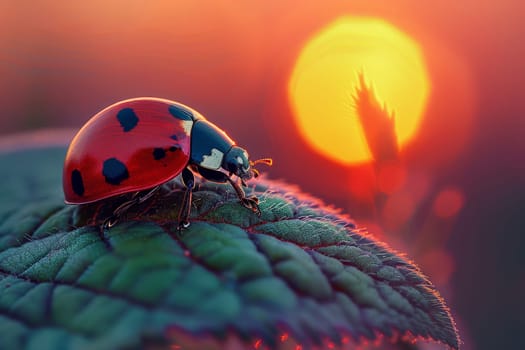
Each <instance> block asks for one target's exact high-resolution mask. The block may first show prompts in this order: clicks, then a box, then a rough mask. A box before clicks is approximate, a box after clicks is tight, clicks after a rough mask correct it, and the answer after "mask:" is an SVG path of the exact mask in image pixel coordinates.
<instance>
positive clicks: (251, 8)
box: [0, 0, 525, 349]
mask: <svg viewBox="0 0 525 350" xmlns="http://www.w3.org/2000/svg"><path fill="white" fill-rule="evenodd" d="M524 7H525V5H522V4H521V3H520V2H519V1H512V0H500V1H474V0H466V1H461V2H458V1H451V0H446V1H441V2H422V1H408V0H403V1H395V2H392V1H386V0H384V1H373V2H370V1H364V0H363V1H346V2H343V1H337V0H328V1H321V0H319V1H313V2H305V3H298V2H296V1H291V0H285V1H246V2H241V1H220V2H218V1H212V0H199V1H152V2H147V1H139V0H129V1H101V0H94V1H89V2H83V3H80V2H70V1H51V0H49V1H33V2H24V1H0V28H1V30H0V106H1V113H0V142H1V140H7V139H8V138H9V136H8V135H12V134H15V133H19V132H23V131H27V130H33V129H40V128H57V127H69V128H75V129H77V128H79V127H80V126H81V125H82V124H83V123H84V122H85V121H86V120H87V119H88V118H89V117H90V116H92V115H93V114H95V113H96V112H98V111H99V110H101V109H102V108H104V107H105V106H107V105H110V104H112V103H114V102H116V101H118V100H121V99H125V98H130V97H136V96H157V97H163V98H169V99H173V100H177V101H180V102H182V103H184V104H187V105H189V106H191V107H193V108H195V109H197V110H198V111H200V112H201V113H202V114H204V115H205V116H207V118H208V119H210V120H212V121H213V122H215V123H216V124H217V125H220V126H221V127H222V128H223V129H224V130H226V131H227V132H228V134H229V135H230V136H231V137H232V138H233V139H235V140H236V141H237V142H238V143H239V144H240V145H242V146H244V147H246V148H247V149H248V150H249V152H250V154H252V155H253V156H254V157H255V158H258V157H267V156H271V157H273V158H274V164H275V165H274V167H272V168H271V169H269V170H268V171H267V173H268V176H269V177H270V178H279V179H285V180H286V181H288V182H290V183H295V184H298V185H300V186H301V188H302V189H303V190H305V191H307V192H310V193H312V194H314V195H316V196H318V197H320V198H322V199H323V200H324V201H325V202H327V203H330V204H334V205H336V206H338V207H340V208H342V210H344V211H345V212H348V213H350V214H351V215H352V216H354V218H355V219H356V220H357V221H358V223H360V224H363V225H365V226H368V227H369V228H370V230H371V231H372V232H373V233H375V234H376V235H377V236H378V238H380V239H382V240H385V241H386V242H388V243H389V244H390V245H392V246H393V247H394V248H396V249H399V250H402V251H405V252H407V253H408V256H409V257H411V258H413V259H414V260H415V261H416V262H417V263H418V264H419V265H420V266H421V268H422V269H423V271H424V272H425V273H426V274H428V275H429V277H430V279H431V280H432V281H434V282H435V283H436V285H437V286H438V289H440V291H441V292H442V293H443V295H444V297H445V298H446V299H447V301H448V303H449V305H450V306H451V308H452V310H453V312H454V314H455V316H456V317H457V320H458V323H459V327H460V330H461V332H462V334H461V335H462V338H463V340H464V342H465V344H464V349H495V348H508V349H510V348H515V349H518V348H525V340H524V339H523V337H522V336H521V335H520V334H519V331H520V330H522V329H523V328H524V327H525V322H524V320H525V307H524V302H523V295H525V272H524V270H525V269H524V266H525V254H524V253H523V252H522V249H523V247H524V244H523V243H524V240H523V237H524V235H523V233H524V227H525V214H523V213H524V212H525V180H524V179H525V165H524V164H525V157H524V154H525V141H524V134H525V108H524V107H523V97H524V93H523V84H524V83H525V70H524V68H523V65H524V63H523V62H525V45H524V44H523V40H524V38H525V30H524V29H523V23H525V8H524ZM341 16H368V17H376V18H381V19H383V20H385V21H387V22H389V23H391V24H392V25H394V26H396V27H397V28H398V29H400V30H402V31H403V32H405V33H406V34H408V35H409V36H410V37H411V38H412V39H413V40H415V41H416V42H418V43H419V44H420V46H421V49H422V51H423V54H424V57H425V59H426V64H427V68H428V71H429V75H430V79H431V86H432V87H431V93H430V96H429V103H428V106H427V110H426V114H425V116H424V119H423V121H422V123H421V127H420V130H419V132H418V134H417V136H416V137H415V138H414V139H413V140H412V142H411V143H410V144H408V145H407V146H406V147H405V148H404V149H403V150H402V154H401V157H402V159H403V164H404V165H403V167H401V168H399V167H396V166H393V167H390V168H389V167H387V168H386V169H384V168H383V169H382V171H381V172H380V173H379V174H376V175H377V176H376V175H374V174H373V171H372V166H371V165H361V166H347V165H342V164H340V163H336V162H333V161H331V160H329V159H327V158H325V157H323V156H322V155H320V154H318V153H317V152H315V151H314V150H313V149H312V148H311V147H310V146H309V144H308V143H307V142H306V141H305V140H303V139H302V138H301V136H300V135H299V132H298V130H297V128H296V126H295V124H294V121H293V118H292V115H291V113H292V109H291V107H290V104H289V101H288V93H287V86H288V80H289V78H290V74H291V72H292V69H293V65H294V63H295V61H296V59H297V57H298V55H299V53H300V51H301V49H302V47H303V46H304V45H305V43H306V42H307V41H308V40H309V39H310V38H311V37H312V35H314V34H315V33H317V32H318V31H319V30H321V29H322V28H323V27H325V26H326V25H328V24H330V23H331V22H333V21H334V20H336V19H337V18H339V17H341ZM319 118H320V122H322V120H324V118H328V116H320V117H319ZM261 170H262V169H261ZM57 171H61V169H57ZM376 184H379V185H378V186H379V188H381V189H382V190H383V192H384V193H385V194H387V196H385V197H384V198H382V200H383V201H384V203H383V204H384V205H382V207H381V212H380V213H378V212H377V207H376V206H375V204H374V202H373V199H372V196H373V193H372V192H373V191H374V188H375V187H374V186H375V185H376ZM378 218H380V219H378Z"/></svg>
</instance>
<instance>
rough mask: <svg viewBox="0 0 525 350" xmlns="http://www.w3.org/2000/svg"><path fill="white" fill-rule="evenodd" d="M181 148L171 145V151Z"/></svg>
mask: <svg viewBox="0 0 525 350" xmlns="http://www.w3.org/2000/svg"><path fill="white" fill-rule="evenodd" d="M179 149H180V147H179V146H171V147H170V152H175V151H177V150H179Z"/></svg>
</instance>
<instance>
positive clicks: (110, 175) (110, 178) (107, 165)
mask: <svg viewBox="0 0 525 350" xmlns="http://www.w3.org/2000/svg"><path fill="white" fill-rule="evenodd" d="M102 175H104V177H105V178H106V182H107V183H108V184H111V185H119V184H120V183H121V182H122V181H124V180H126V179H127V178H129V173H128V168H126V165H124V163H122V162H121V161H120V160H118V159H117V158H109V159H106V160H105V161H104V165H103V167H102Z"/></svg>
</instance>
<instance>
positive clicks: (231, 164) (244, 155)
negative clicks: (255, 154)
mask: <svg viewBox="0 0 525 350" xmlns="http://www.w3.org/2000/svg"><path fill="white" fill-rule="evenodd" d="M259 163H264V164H266V165H272V160H271V159H269V158H265V159H258V160H256V161H254V162H252V161H250V159H249V158H248V152H246V150H244V149H243V148H241V147H237V146H233V147H232V148H231V149H230V150H229V151H228V153H226V155H225V156H224V160H223V164H222V167H223V168H224V169H226V170H227V171H229V172H230V174H234V175H237V176H238V177H240V178H241V180H243V181H245V180H249V179H251V178H252V177H257V176H259V171H257V169H255V168H254V167H253V166H254V165H255V164H259Z"/></svg>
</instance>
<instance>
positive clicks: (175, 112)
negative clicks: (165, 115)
mask: <svg viewBox="0 0 525 350" xmlns="http://www.w3.org/2000/svg"><path fill="white" fill-rule="evenodd" d="M168 110H169V111H170V113H171V115H172V116H174V117H175V118H177V119H180V120H193V114H192V113H191V112H190V111H188V110H187V109H185V108H183V107H180V106H175V105H171V106H169V108H168Z"/></svg>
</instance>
